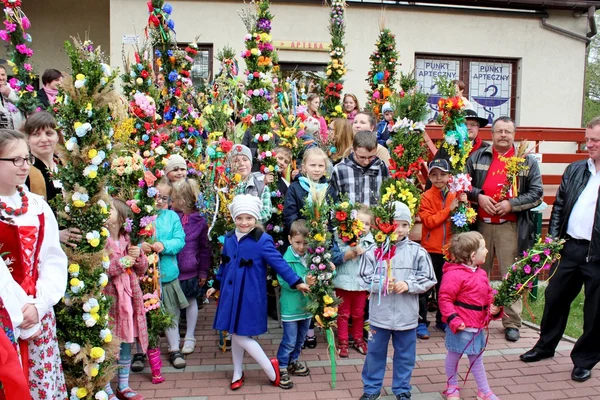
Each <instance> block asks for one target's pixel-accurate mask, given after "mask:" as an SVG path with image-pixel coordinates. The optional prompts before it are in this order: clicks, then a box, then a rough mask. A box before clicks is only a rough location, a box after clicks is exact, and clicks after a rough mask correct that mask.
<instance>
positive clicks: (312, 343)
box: [304, 336, 317, 349]
mask: <svg viewBox="0 0 600 400" xmlns="http://www.w3.org/2000/svg"><path fill="white" fill-rule="evenodd" d="M304 345H305V346H306V347H308V348H309V349H314V348H315V347H317V336H307V337H306V340H305V341H304Z"/></svg>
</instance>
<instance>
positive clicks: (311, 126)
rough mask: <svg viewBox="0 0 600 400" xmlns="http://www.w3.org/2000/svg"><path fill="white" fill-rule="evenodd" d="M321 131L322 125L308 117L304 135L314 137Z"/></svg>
mask: <svg viewBox="0 0 600 400" xmlns="http://www.w3.org/2000/svg"><path fill="white" fill-rule="evenodd" d="M319 129H321V123H320V122H319V120H318V119H316V118H313V117H308V118H307V119H306V121H304V133H306V134H307V135H314V134H316V133H317V132H319Z"/></svg>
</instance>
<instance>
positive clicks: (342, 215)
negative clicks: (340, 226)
mask: <svg viewBox="0 0 600 400" xmlns="http://www.w3.org/2000/svg"><path fill="white" fill-rule="evenodd" d="M335 218H336V219H337V220H338V221H345V220H346V218H348V213H346V212H345V211H338V212H336V213H335Z"/></svg>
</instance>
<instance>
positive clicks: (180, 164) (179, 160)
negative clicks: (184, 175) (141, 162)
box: [165, 154, 187, 174]
mask: <svg viewBox="0 0 600 400" xmlns="http://www.w3.org/2000/svg"><path fill="white" fill-rule="evenodd" d="M175 168H183V169H187V163H186V162H185V159H184V158H183V157H181V156H180V155H179V154H172V155H171V156H169V162H168V163H167V166H166V167H165V174H168V173H169V172H171V171H173V170H174V169H175Z"/></svg>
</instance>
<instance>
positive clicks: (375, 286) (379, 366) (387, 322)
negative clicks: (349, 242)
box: [361, 202, 437, 400]
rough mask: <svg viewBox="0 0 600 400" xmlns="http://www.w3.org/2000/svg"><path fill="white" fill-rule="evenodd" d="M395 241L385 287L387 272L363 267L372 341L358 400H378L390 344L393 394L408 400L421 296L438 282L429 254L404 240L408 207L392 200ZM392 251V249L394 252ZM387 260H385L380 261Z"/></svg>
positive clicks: (409, 217)
mask: <svg viewBox="0 0 600 400" xmlns="http://www.w3.org/2000/svg"><path fill="white" fill-rule="evenodd" d="M394 206H395V213H394V220H395V222H396V224H397V228H396V233H397V234H398V241H397V242H396V244H395V246H393V249H392V250H391V251H394V253H393V257H392V259H391V268H392V272H391V274H392V279H391V282H390V283H389V284H388V288H387V289H388V290H387V294H385V295H384V293H385V292H386V290H385V288H382V287H381V285H383V284H385V277H386V272H385V269H384V271H383V273H381V272H380V271H379V270H378V269H377V267H376V268H375V269H372V268H373V267H369V266H366V267H365V268H364V269H363V270H361V277H362V285H364V287H365V288H366V289H367V290H369V291H370V292H371V299H370V307H369V315H370V321H371V333H372V339H370V341H369V349H368V352H367V357H366V359H365V364H364V366H363V371H362V379H363V385H364V394H363V395H362V397H361V400H376V399H379V397H380V393H381V388H382V386H383V378H384V376H385V368H386V359H387V348H388V344H389V341H390V336H391V338H392V343H393V346H394V356H393V378H392V392H393V393H394V395H395V396H396V399H399V400H400V399H409V398H410V389H411V386H410V378H411V375H412V371H413V368H414V366H415V362H416V354H417V332H416V329H417V325H418V323H419V294H421V293H425V292H427V291H428V290H429V289H431V288H432V287H433V286H434V285H435V284H436V283H437V281H436V279H435V273H434V271H433V266H432V264H431V259H430V257H429V254H427V252H426V251H425V249H423V248H422V247H421V246H420V245H419V244H417V243H415V242H413V241H411V240H409V239H408V233H409V232H410V228H411V223H412V217H411V214H410V210H409V208H408V207H407V206H406V204H404V203H401V202H394ZM394 249H395V250H394ZM384 262H385V261H384Z"/></svg>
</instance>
